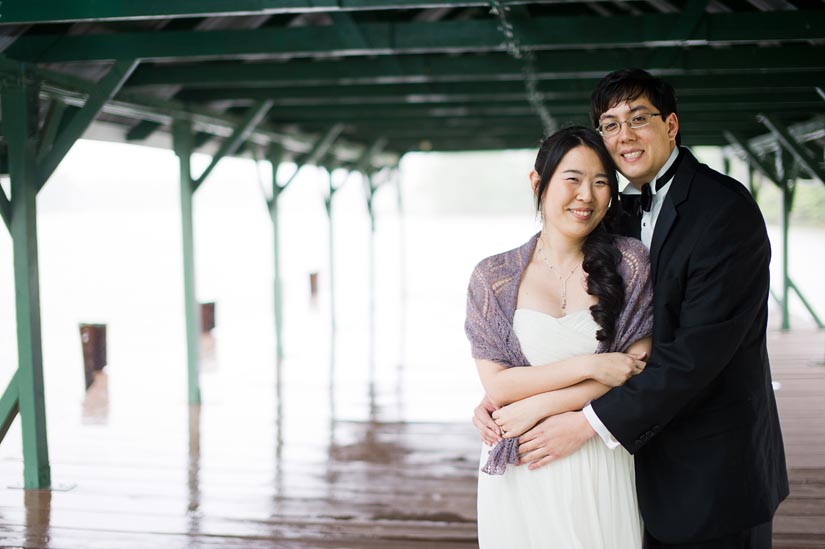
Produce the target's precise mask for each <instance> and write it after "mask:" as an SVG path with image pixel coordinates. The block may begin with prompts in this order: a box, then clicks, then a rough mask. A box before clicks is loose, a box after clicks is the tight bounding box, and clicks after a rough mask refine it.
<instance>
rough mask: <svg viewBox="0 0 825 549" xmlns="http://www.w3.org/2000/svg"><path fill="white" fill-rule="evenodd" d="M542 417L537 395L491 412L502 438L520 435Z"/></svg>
mask: <svg viewBox="0 0 825 549" xmlns="http://www.w3.org/2000/svg"><path fill="white" fill-rule="evenodd" d="M539 396H540V395H539ZM543 417H544V415H543V414H542V405H541V399H539V398H537V397H529V398H525V399H522V400H518V401H516V402H513V403H512V404H508V405H507V406H504V407H502V408H499V409H498V410H496V411H495V412H493V419H494V420H495V422H496V424H497V425H498V426H499V427H500V428H501V436H503V437H504V438H517V437H519V436H521V435H522V434H524V433H526V432H527V431H529V430H530V429H531V428H532V427H533V426H534V425H535V424H536V423H538V422H539V420H541V419H542V418H543Z"/></svg>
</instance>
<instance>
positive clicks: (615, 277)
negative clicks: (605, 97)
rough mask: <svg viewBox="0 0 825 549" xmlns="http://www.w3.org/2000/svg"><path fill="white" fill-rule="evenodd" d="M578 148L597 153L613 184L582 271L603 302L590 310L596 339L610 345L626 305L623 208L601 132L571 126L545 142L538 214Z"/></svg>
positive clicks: (538, 159) (540, 163) (539, 168)
mask: <svg viewBox="0 0 825 549" xmlns="http://www.w3.org/2000/svg"><path fill="white" fill-rule="evenodd" d="M576 147H587V148H588V149H590V150H592V151H593V152H595V153H596V156H598V157H599V160H600V161H601V163H602V166H603V167H604V170H605V172H606V173H607V180H608V183H609V185H610V206H609V207H608V208H607V213H606V214H605V216H604V219H603V220H602V222H601V223H599V226H598V227H596V229H595V230H594V231H593V232H591V233H590V234H589V235H587V238H586V239H585V241H584V245H583V246H582V253H583V254H584V261H583V262H582V269H583V270H584V272H586V273H587V293H589V294H590V295H593V296H596V297H597V298H598V300H599V302H598V303H597V304H596V305H593V306H592V307H590V312H591V314H592V315H593V320H595V321H596V323H597V324H598V325H599V326H601V329H600V330H599V331H598V332H596V339H598V340H599V341H607V342H608V343H609V342H611V341H613V338H614V337H615V336H616V319H617V318H618V316H619V313H620V312H621V310H622V307H623V306H624V283H623V281H622V277H621V275H620V274H619V272H618V265H619V262H620V261H621V254H620V253H619V250H618V248H617V247H616V244H615V242H614V240H613V233H615V229H616V225H617V223H618V218H619V214H620V213H621V206H620V205H619V183H618V180H617V177H616V165H615V164H614V163H613V159H612V158H611V157H610V153H609V152H608V151H607V148H606V147H605V146H604V142H603V141H602V138H601V136H600V135H599V134H598V133H596V132H595V131H594V130H591V129H590V128H585V127H584V126H571V127H568V128H563V129H561V130H559V131H557V132H556V133H554V134H553V135H551V136H550V137H547V138H546V139H544V141H542V142H541V147H540V148H539V153H538V155H537V156H536V164H535V169H536V172H537V173H538V174H539V185H538V188H537V189H536V211H538V212H539V214H541V206H542V201H543V198H544V194H545V192H546V191H547V186H548V185H549V183H550V178H551V177H552V175H553V173H554V172H555V171H556V169H557V168H558V166H559V163H560V162H561V160H562V158H564V156H565V155H566V154H567V153H568V152H570V151H571V150H573V149H575V148H576Z"/></svg>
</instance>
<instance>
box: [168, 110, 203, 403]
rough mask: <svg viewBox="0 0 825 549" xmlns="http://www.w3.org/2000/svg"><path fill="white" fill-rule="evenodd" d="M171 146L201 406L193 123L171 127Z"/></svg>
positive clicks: (192, 399)
mask: <svg viewBox="0 0 825 549" xmlns="http://www.w3.org/2000/svg"><path fill="white" fill-rule="evenodd" d="M172 143H173V146H174V149H175V154H176V155H177V157H178V161H179V166H180V208H181V229H182V259H183V304H184V310H185V319H186V363H187V381H188V385H187V387H188V396H189V404H200V403H201V389H200V359H199V357H200V333H201V331H200V310H199V307H198V301H197V292H196V286H195V244H194V241H195V238H194V232H195V231H194V221H193V212H192V202H193V198H194V192H195V186H194V181H193V180H192V167H191V159H192V122H191V121H189V120H175V121H174V122H173V123H172Z"/></svg>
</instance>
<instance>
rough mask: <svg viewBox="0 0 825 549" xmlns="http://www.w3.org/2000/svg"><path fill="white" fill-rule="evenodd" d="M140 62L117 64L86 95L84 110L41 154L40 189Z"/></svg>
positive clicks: (126, 61)
mask: <svg viewBox="0 0 825 549" xmlns="http://www.w3.org/2000/svg"><path fill="white" fill-rule="evenodd" d="M138 63H139V61H137V60H134V59H131V60H125V61H118V62H116V63H115V64H114V66H113V67H112V68H111V69H109V72H108V73H106V76H104V77H103V78H102V79H101V80H100V82H99V83H98V84H97V86H96V89H95V91H94V92H93V93H92V94H90V95H89V97H88V99H87V100H86V104H85V105H84V106H83V108H82V109H81V110H80V111H79V112H78V113H77V114H75V116H74V117H73V118H72V120H71V122H69V124H68V125H67V126H66V127H65V128H64V129H63V130H62V131H61V132H60V135H58V136H57V137H56V138H55V140H54V145H53V146H52V147H51V149H49V151H48V152H46V151H43V156H44V158H43V160H42V162H38V165H39V170H38V179H39V187H40V188H42V187H43V185H45V184H46V181H48V180H49V177H51V175H52V173H53V172H54V170H55V168H57V166H58V164H60V161H61V160H63V157H65V156H66V153H68V152H69V149H71V148H72V145H74V144H75V142H76V141H77V140H78V139H80V136H81V135H83V132H85V131H86V130H87V129H88V128H89V126H90V125H91V124H92V122H94V119H95V118H97V115H98V114H99V113H100V110H101V109H102V108H103V105H104V104H106V103H107V102H108V101H109V100H110V99H111V98H112V97H114V95H115V94H116V93H117V92H118V90H119V89H120V87H121V86H122V85H123V83H124V82H125V81H126V80H127V79H128V78H129V75H131V74H132V71H134V70H135V67H137V65H138Z"/></svg>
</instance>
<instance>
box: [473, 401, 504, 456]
mask: <svg viewBox="0 0 825 549" xmlns="http://www.w3.org/2000/svg"><path fill="white" fill-rule="evenodd" d="M496 410H497V408H496V407H495V406H494V405H493V403H492V402H490V400H489V399H488V398H487V395H484V398H483V399H481V403H480V404H479V405H478V406H476V409H475V411H474V412H473V425H475V428H476V429H478V431H479V434H480V435H481V440H482V441H483V442H484V443H485V444H487V445H488V446H492V445H494V444H495V443H497V442H498V441H499V440H501V428H500V427H499V426H498V425H496V422H495V421H493V415H492V414H493V412H495V411H496Z"/></svg>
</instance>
